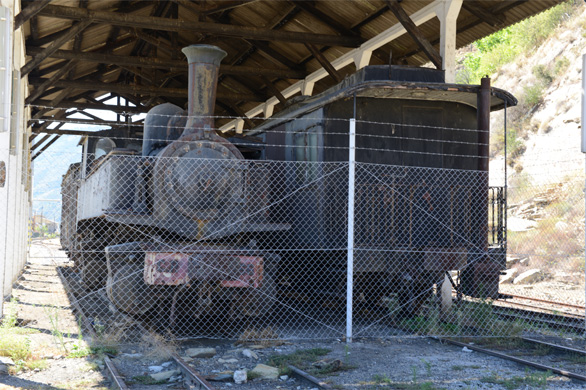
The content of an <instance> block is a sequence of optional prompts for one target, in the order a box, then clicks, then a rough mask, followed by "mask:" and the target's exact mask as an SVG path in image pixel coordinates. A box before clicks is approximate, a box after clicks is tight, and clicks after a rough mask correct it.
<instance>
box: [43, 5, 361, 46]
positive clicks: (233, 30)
mask: <svg viewBox="0 0 586 390" xmlns="http://www.w3.org/2000/svg"><path fill="white" fill-rule="evenodd" d="M39 15H43V16H50V17H55V18H63V19H77V20H91V21H92V22H95V23H108V24H111V25H120V26H129V27H137V28H145V29H150V30H163V31H177V32H179V31H191V32H200V33H209V34H214V35H217V36H227V37H239V38H248V39H259V40H269V41H283V42H297V43H313V44H320V45H328V46H344V47H357V46H359V45H360V44H361V43H362V41H363V40H362V39H360V38H358V37H344V36H338V35H327V34H314V33H308V32H297V31H282V30H266V29H260V28H255V27H248V26H235V25H229V24H228V25H227V24H217V23H208V22H190V21H185V20H174V19H167V18H161V17H147V16H139V15H133V14H120V13H117V12H107V11H95V10H85V9H80V8H74V7H65V6H58V5H48V6H46V7H45V8H43V9H42V10H41V11H40V12H39Z"/></svg>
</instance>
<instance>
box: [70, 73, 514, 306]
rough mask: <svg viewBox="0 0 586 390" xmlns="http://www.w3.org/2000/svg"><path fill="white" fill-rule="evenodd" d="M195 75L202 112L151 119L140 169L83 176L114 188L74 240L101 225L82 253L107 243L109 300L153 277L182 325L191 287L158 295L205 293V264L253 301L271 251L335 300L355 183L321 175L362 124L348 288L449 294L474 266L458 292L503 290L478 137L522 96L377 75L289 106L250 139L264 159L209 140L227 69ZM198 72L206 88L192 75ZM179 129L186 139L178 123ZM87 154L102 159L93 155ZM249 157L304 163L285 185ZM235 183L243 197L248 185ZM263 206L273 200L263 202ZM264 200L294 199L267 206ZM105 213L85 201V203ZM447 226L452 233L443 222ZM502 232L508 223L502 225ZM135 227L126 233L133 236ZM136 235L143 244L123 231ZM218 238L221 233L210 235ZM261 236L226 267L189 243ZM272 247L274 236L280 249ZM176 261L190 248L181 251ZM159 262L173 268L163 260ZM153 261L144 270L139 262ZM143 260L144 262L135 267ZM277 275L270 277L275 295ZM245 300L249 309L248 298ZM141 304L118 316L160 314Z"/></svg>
mask: <svg viewBox="0 0 586 390" xmlns="http://www.w3.org/2000/svg"><path fill="white" fill-rule="evenodd" d="M190 67H191V68H192V69H191V72H192V74H194V75H195V76H194V77H192V78H191V81H190V85H189V90H190V96H192V97H191V99H190V101H192V102H199V103H198V105H197V107H195V106H193V105H190V108H189V113H190V116H189V118H190V119H189V120H188V121H187V124H186V125H185V119H184V118H182V117H181V115H180V114H178V112H179V110H178V108H176V107H173V106H167V107H166V108H165V109H164V110H163V111H165V113H167V114H169V115H172V117H171V119H170V120H169V121H168V122H167V127H166V128H165V127H164V126H161V121H160V120H157V121H155V122H156V125H157V126H159V127H158V129H155V130H152V131H151V129H149V128H147V129H145V137H147V135H149V137H151V138H154V139H155V140H160V142H159V143H157V142H154V143H153V142H151V143H148V142H145V143H144V144H143V148H142V154H143V156H142V157H138V158H137V157H130V158H127V160H124V159H125V157H123V156H122V157H121V156H114V155H110V156H108V157H105V160H107V161H105V162H102V164H101V165H100V164H98V165H95V164H96V162H92V164H91V165H92V166H94V165H95V166H96V167H97V166H99V167H100V168H99V169H98V168H89V172H90V174H89V177H88V178H86V183H87V182H90V181H91V180H92V178H91V176H92V175H95V178H94V180H95V181H96V182H99V183H100V185H103V183H104V182H106V183H110V184H107V185H106V187H107V188H108V189H109V190H110V196H109V197H108V202H109V203H108V204H102V205H101V206H100V207H102V209H101V210H102V211H101V213H100V212H99V210H100V208H99V207H97V208H95V210H94V211H93V212H90V213H86V212H85V211H84V210H81V209H78V210H77V216H76V224H77V234H80V232H81V231H83V228H82V227H94V229H93V231H92V235H91V238H88V239H86V240H85V241H84V240H82V242H85V243H86V244H83V245H81V247H82V248H83V247H92V248H102V249H103V248H105V247H106V246H108V248H109V249H108V248H107V252H108V253H110V254H109V255H108V256H110V257H111V258H110V257H108V270H107V273H108V275H109V278H108V279H109V285H108V292H109V295H110V296H111V297H115V296H131V297H136V298H138V297H139V296H140V294H144V293H145V291H147V290H144V287H136V288H135V291H134V292H129V291H126V290H121V291H117V292H116V291H112V288H115V286H116V284H115V283H113V282H110V280H112V281H113V280H115V279H116V273H117V272H122V274H121V275H122V276H120V277H119V279H120V278H122V279H124V277H123V276H124V275H130V273H131V271H132V270H135V271H136V270H140V269H141V267H142V268H144V267H145V266H146V270H147V272H145V276H144V282H145V283H146V284H147V285H148V286H149V290H148V291H150V293H152V294H153V295H156V296H158V297H159V298H160V300H161V301H167V302H168V301H172V302H173V304H172V313H173V312H174V308H175V304H176V302H177V295H178V294H179V293H180V291H181V288H179V289H178V290H177V291H176V292H175V293H173V294H174V295H173V296H170V295H169V291H171V290H168V289H164V288H161V286H177V285H188V284H190V283H192V282H193V281H198V280H201V281H202V282H203V281H204V280H205V281H206V282H209V280H208V279H209V275H204V276H201V277H200V276H198V275H196V274H193V275H192V274H191V273H190V272H189V269H191V265H192V263H193V262H198V261H199V262H202V264H204V263H205V264H211V265H212V268H214V267H216V268H217V267H219V266H220V265H221V267H228V268H230V269H233V270H234V271H233V272H231V276H230V277H229V278H225V280H220V279H221V278H219V277H215V278H214V280H216V279H217V282H218V283H220V284H221V285H222V286H225V287H229V286H231V287H235V286H236V285H237V284H238V283H243V284H238V287H246V286H248V287H249V289H250V288H251V289H255V288H257V287H259V286H262V283H261V284H258V283H257V284H255V280H256V281H258V280H259V278H260V279H262V277H263V272H265V271H266V269H267V268H270V267H269V265H268V263H266V260H267V259H268V258H269V257H271V256H273V257H274V258H276V257H275V256H274V255H270V253H268V252H267V250H276V251H281V250H285V251H283V254H282V256H281V259H279V260H278V262H279V270H280V271H279V272H278V273H277V274H278V275H279V276H281V277H284V278H286V279H287V280H288V283H287V284H288V285H289V286H291V285H292V286H293V289H295V290H296V291H297V292H299V291H306V290H307V289H308V288H311V289H313V290H314V291H322V292H325V293H326V294H329V295H331V294H336V293H337V292H339V291H338V290H340V289H343V287H344V283H343V280H344V275H345V259H346V251H345V234H346V222H347V218H346V205H347V198H346V196H345V195H344V194H347V182H344V181H340V180H339V179H337V180H334V179H333V177H330V176H329V175H328V173H329V172H328V169H331V168H330V167H328V165H327V164H320V165H316V164H313V165H312V164H311V163H312V162H316V163H317V162H344V161H347V160H348V120H349V119H351V118H355V119H356V120H357V121H358V122H357V126H356V132H357V137H356V146H357V150H356V160H357V161H358V162H360V163H364V166H362V167H361V166H359V169H358V171H357V174H358V175H357V181H356V183H355V185H356V200H355V204H356V221H355V224H356V225H355V227H356V232H357V233H356V237H355V245H356V250H357V256H356V262H355V270H354V272H355V273H354V275H355V278H356V283H355V285H356V286H357V288H358V289H359V292H362V293H364V294H363V295H365V296H366V297H367V299H373V300H377V299H378V298H379V297H380V296H381V295H385V294H388V293H391V292H393V291H394V292H397V293H399V294H400V295H401V294H409V295H410V296H414V295H418V294H419V295H421V294H420V293H421V292H422V291H425V290H426V289H428V288H429V287H430V285H431V284H433V283H438V282H440V281H442V280H443V274H444V273H445V272H446V271H448V270H454V269H469V270H472V271H471V273H470V274H469V276H468V277H467V278H465V284H466V285H465V286H464V291H465V292H466V293H467V294H469V295H472V296H486V295H490V296H495V294H497V293H498V273H499V271H500V269H501V268H502V267H503V265H504V260H505V259H504V256H505V253H506V250H505V249H504V246H505V242H504V239H503V235H502V233H499V234H497V240H498V242H497V245H496V246H493V247H489V244H488V241H487V240H488V215H489V214H488V210H489V205H488V191H489V188H488V172H487V161H488V160H487V156H488V139H487V136H488V132H487V131H483V129H487V127H486V126H487V120H488V118H489V112H490V110H495V109H500V108H502V107H503V106H504V105H505V102H506V105H507V106H509V107H510V106H513V105H515V104H516V100H515V98H514V97H513V96H512V95H510V94H508V93H507V92H505V91H502V90H498V89H494V88H493V89H490V88H489V87H486V86H484V88H479V87H478V86H465V85H450V84H445V83H443V73H442V72H438V71H435V70H430V69H426V70H420V69H413V68H402V67H392V68H391V67H388V66H377V67H367V68H364V69H362V70H360V71H358V72H357V73H356V74H354V75H352V76H351V77H349V78H347V79H345V80H344V81H343V82H342V83H340V84H339V85H338V86H336V87H334V88H332V89H330V90H328V91H326V92H324V93H322V94H320V95H317V96H314V97H311V98H306V99H304V100H302V101H301V102H299V103H296V104H293V105H291V106H290V107H288V108H287V109H286V110H283V111H282V112H280V113H279V115H277V116H275V117H274V118H272V119H271V120H268V121H266V122H265V123H264V124H263V125H262V126H260V127H258V128H257V129H255V130H254V131H253V133H256V134H258V135H259V138H260V139H262V140H264V143H266V147H265V146H263V143H260V142H259V143H255V142H250V138H248V140H247V141H246V142H243V144H244V145H240V146H239V147H238V148H237V147H236V146H235V145H234V144H232V143H231V142H229V141H228V140H227V139H225V138H222V137H220V136H219V135H218V134H216V132H215V131H214V130H213V121H212V120H211V114H210V112H209V110H210V109H211V107H213V98H214V93H215V86H212V85H207V84H206V83H207V81H206V80H208V78H209V77H215V73H214V72H217V65H214V66H209V64H204V65H201V64H199V65H193V64H190ZM214 67H215V69H214ZM198 74H199V75H200V76H201V75H202V74H203V76H201V77H200V78H198V77H199V76H197V75H198ZM206 74H207V76H206ZM210 74H211V76H210ZM198 80H199V81H198ZM202 80H203V81H202ZM200 84H201V85H204V87H203V88H201V85H200ZM212 87H213V88H212ZM210 88H211V89H212V91H211V92H212V93H211V94H210V95H206V96H204V95H205V94H203V95H202V96H199V95H200V94H201V91H202V90H205V91H207V92H208V93H209V92H210V91H209V90H210ZM198 107H199V108H198ZM146 122H147V123H148V122H149V118H148V117H147V121H146ZM183 125H185V128H184V130H183V132H182V134H181V136H179V131H178V126H183ZM162 128H165V131H164V132H163V131H162V130H161V129H162ZM153 135H154V136H153ZM174 137H179V138H178V139H176V140H174V139H173V138H174ZM240 143H242V142H239V144H240ZM117 146H118V145H117ZM89 150H90V152H91V151H92V150H93V149H92V148H91V145H90V149H89ZM241 150H242V152H241ZM244 157H246V158H252V159H259V160H276V161H291V162H299V163H300V164H291V165H288V167H287V169H286V171H285V172H284V174H283V172H279V173H278V174H277V173H276V172H271V171H270V169H267V168H266V167H265V166H264V164H258V165H255V164H251V165H249V168H248V169H247V171H246V172H242V171H239V170H238V168H237V165H235V164H233V162H234V161H241V160H242V159H244ZM210 158H211V159H219V160H225V161H226V169H224V170H214V171H210V170H209V169H210V168H209V166H207V165H206V164H205V163H204V162H205V160H207V159H210ZM117 159H118V160H117ZM197 159H202V165H201V169H194V168H193V165H192V164H193V161H194V160H195V161H197ZM304 163H308V164H304ZM106 164H109V165H106ZM190 164H191V165H190ZM369 165H372V166H373V167H385V168H384V169H383V170H382V172H384V174H383V175H382V176H380V175H379V176H378V177H377V175H376V174H375V175H373V174H369V172H368V170H367V168H368V167H369ZM106 167H110V168H108V169H110V170H108V169H106ZM122 168H124V171H125V172H127V173H126V174H127V175H130V176H132V178H130V177H129V178H128V179H129V180H125V181H124V186H125V187H124V188H120V185H122V183H118V187H116V186H115V185H114V184H115V183H113V182H111V181H112V180H113V179H114V176H113V175H115V174H116V171H115V169H119V170H122ZM378 172H381V170H380V169H379V170H378ZM100 175H101V176H100ZM118 176H119V175H118ZM242 178H244V180H242ZM108 180H110V181H108ZM201 182H207V183H211V184H212V185H211V186H209V185H206V186H205V188H204V187H201V186H200V184H198V183H201ZM241 183H247V185H245V186H244V187H241V185H242V184H241ZM63 185H64V191H69V192H71V191H72V190H71V188H70V186H72V185H77V183H73V181H71V180H67V181H64V184H63ZM83 185H84V183H82V187H83ZM85 185H87V184H85ZM180 185H182V186H184V188H180ZM96 186H97V184H96ZM66 187H67V188H66ZM178 188H179V189H178ZM112 191H113V192H112ZM174 191H175V192H176V193H174ZM85 193H95V191H94V192H92V191H86V192H85ZM83 194H84V192H83V191H82V190H80V191H79V195H78V196H79V202H80V204H84V202H83V200H84V199H83V196H84V195H83ZM112 194H119V195H116V196H113V195H112ZM291 194H292V195H291ZM88 196H89V195H88ZM120 197H122V198H123V199H122V201H121V199H120ZM218 199H221V202H219V203H218V202H217V200H218ZM259 199H264V202H265V203H259ZM270 199H276V200H281V199H286V200H284V201H279V202H276V203H275V204H274V205H272V206H271V207H267V206H268V205H270ZM99 200H100V199H94V198H91V201H90V202H89V203H90V204H95V203H96V202H97V201H99ZM116 202H118V203H116ZM195 204H198V205H202V204H203V205H205V207H203V209H202V208H196V209H194V208H193V207H191V206H193V205H195ZM120 205H122V206H120ZM253 207H256V208H264V207H267V210H268V211H267V212H265V213H262V214H260V216H259V217H258V218H259V219H257V220H255V219H252V218H250V219H248V220H247V221H246V222H245V223H236V218H234V217H233V216H234V215H236V214H239V213H241V212H242V210H246V209H247V208H251V210H250V211H254V210H252V208H253ZM499 207H500V206H499ZM406 210H409V211H408V212H406ZM454 210H457V211H454ZM501 211H502V210H500V208H499V213H497V217H499V218H504V213H501ZM251 214H255V215H256V213H251ZM104 221H106V222H107V223H104ZM441 221H449V225H447V224H446V223H445V222H441ZM69 222H71V221H69ZM497 224H498V226H501V225H502V224H501V223H500V220H499V222H498V223H497ZM129 225H130V226H132V227H131V228H126V229H125V226H129ZM103 226H106V227H107V229H106V228H104V227H103ZM493 226H494V224H493ZM70 230H72V229H68V232H69V231H70ZM90 230H91V229H90ZM106 230H107V231H106ZM131 230H133V231H134V232H135V233H134V234H133V233H129V231H131ZM122 231H124V232H126V234H122V233H121V232H122ZM136 231H141V232H142V233H140V234H137V233H136ZM216 231H219V232H221V233H219V234H211V233H210V232H216ZM96 232H98V233H99V234H97V233H96ZM252 232H257V233H256V234H257V235H256V236H255V237H257V238H258V239H259V241H258V250H260V252H254V253H252V252H250V250H245V251H243V252H241V253H231V254H229V255H228V257H230V256H232V257H231V260H230V259H228V258H227V257H226V254H225V253H226V250H228V252H230V251H231V250H232V249H230V248H224V247H222V248H217V247H204V248H198V247H194V246H192V245H188V244H185V243H186V242H187V243H189V242H192V241H193V240H204V241H205V240H216V242H218V240H230V239H231V237H234V236H235V235H237V234H242V233H252ZM279 232H281V234H279ZM283 232H286V233H283ZM68 234H69V233H68ZM264 234H270V239H268V238H266V237H265V236H264ZM151 235H156V236H157V237H160V236H161V235H166V236H168V237H175V239H176V240H177V244H173V242H170V241H168V242H167V243H166V244H165V245H167V247H166V248H164V249H160V248H159V249H153V250H150V249H148V248H149V240H150V239H149V236H151ZM96 237H97V238H96ZM144 239H146V242H145V241H142V240H144ZM68 240H69V241H68ZM70 241H71V240H70V239H69V238H64V241H63V242H66V243H67V244H66V245H68V246H71V244H70ZM78 241H79V240H78ZM115 244H119V245H115ZM84 245H85V246H84ZM145 248H147V249H145ZM182 248H183V249H184V248H189V250H187V251H185V250H183V252H184V253H183V254H182ZM210 248H212V250H214V249H213V248H216V250H217V253H218V255H217V256H215V257H214V256H212V257H210V256H207V257H206V256H203V257H202V256H200V255H198V253H204V252H206V253H207V252H209V251H210ZM300 250H301V251H300ZM232 252H233V250H232ZM129 253H131V254H132V255H131V256H129V255H128V254H129ZM161 253H163V254H165V253H166V254H167V255H164V256H162V257H161V255H160V254H161ZM251 253H252V254H251ZM495 253H498V255H495ZM145 254H146V259H147V261H146V265H145V264H144V263H143V262H142V259H143V258H144V257H145ZM135 255H140V256H142V257H139V258H138V259H139V261H138V262H137V261H136V257H135ZM165 256H168V257H165ZM263 258H264V260H265V262H264V266H265V269H264V270H263ZM121 259H122V260H121ZM149 259H150V260H149ZM226 259H228V260H226ZM214 262H216V263H214ZM275 262H277V261H275ZM102 263H103V261H102ZM220 263H221V264H220ZM129 264H131V266H130V265H129ZM149 264H150V265H149ZM182 264H183V265H182ZM214 264H215V265H214ZM251 265H254V267H251ZM245 266H246V267H248V269H252V268H254V272H252V271H251V272H252V273H249V274H247V273H246V272H244V271H242V272H240V271H239V270H240V269H245V268H246V267H245ZM137 267H138V268H137ZM149 267H150V268H149ZM221 267H220V268H221ZM174 270H176V271H177V272H176V274H175V271H174ZM318 270H319V272H317V271H318ZM132 272H134V271H132ZM161 273H166V276H164V277H162V276H161V275H160V274H161ZM169 273H171V274H172V275H171V276H169V275H168V274H169ZM147 274H148V275H151V276H150V277H147ZM265 275H266V274H265ZM487 275H488V276H487ZM273 277H275V276H274V275H271V276H269V277H268V278H267V279H265V280H270V281H271V282H272V278H273ZM495 277H496V284H495V283H494V278H495ZM487 278H488V279H487ZM141 280H142V278H139V279H137V281H136V283H142V282H141ZM486 280H490V284H491V285H490V286H487V285H485V284H486ZM250 282H251V283H250ZM276 282H277V283H278V282H279V280H276ZM113 286H114V287H113ZM254 286H257V287H254ZM267 288H269V289H274V287H273V286H268V287H267ZM139 293H140V294H139ZM262 293H263V294H265V295H266V294H267V292H266V291H265V292H262ZM269 293H270V294H273V293H274V292H272V290H270V291H269ZM356 295H359V294H356ZM369 295H370V296H369ZM243 299H245V300H247V301H250V299H249V297H248V298H243ZM133 305H137V304H136V302H134V301H129V300H126V301H125V302H122V303H121V306H122V307H124V308H123V310H125V311H127V312H130V313H134V314H143V313H144V312H145V311H148V310H150V309H151V308H152V307H151V306H141V305H140V304H138V306H136V309H133ZM261 306H262V305H261ZM267 310H268V309H267V307H264V306H263V307H256V306H255V307H252V308H250V310H248V312H250V313H256V314H252V315H257V314H259V313H260V314H262V313H266V312H267ZM172 317H173V315H172Z"/></svg>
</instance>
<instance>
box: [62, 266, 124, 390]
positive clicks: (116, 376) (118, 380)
mask: <svg viewBox="0 0 586 390" xmlns="http://www.w3.org/2000/svg"><path fill="white" fill-rule="evenodd" d="M55 269H56V270H57V273H58V274H59V277H60V278H61V281H62V282H63V285H64V286H65V291H66V293H67V295H68V296H69V299H70V301H71V304H72V305H73V307H74V308H75V311H77V313H78V314H79V316H80V317H81V320H82V322H83V324H84V326H85V328H86V329H87V330H88V332H89V333H90V335H91V337H92V338H93V339H96V338H97V334H96V331H95V329H94V326H93V325H92V323H91V322H90V321H89V320H88V318H87V317H86V315H85V313H84V311H83V310H82V308H81V306H80V304H79V302H78V301H77V299H76V298H75V296H74V295H73V290H72V289H71V285H70V284H69V282H68V281H67V278H66V277H65V275H64V274H63V271H61V269H60V267H55ZM104 364H105V365H106V368H107V369H108V372H109V374H110V377H111V378H112V382H113V383H114V384H115V385H116V387H117V388H118V389H120V390H128V386H126V383H125V382H124V379H122V376H120V373H119V372H118V369H117V368H116V366H115V365H114V363H113V362H112V360H111V359H110V358H109V357H108V356H106V355H104Z"/></svg>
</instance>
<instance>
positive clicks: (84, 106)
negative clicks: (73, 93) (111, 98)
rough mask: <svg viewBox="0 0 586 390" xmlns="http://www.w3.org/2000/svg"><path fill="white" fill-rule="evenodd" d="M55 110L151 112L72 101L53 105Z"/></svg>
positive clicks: (45, 102) (145, 109)
mask: <svg viewBox="0 0 586 390" xmlns="http://www.w3.org/2000/svg"><path fill="white" fill-rule="evenodd" d="M50 103H51V102H50V101H49V100H38V101H37V102H36V104H37V105H39V106H47V107H48V106H49V104H50ZM53 107H54V108H60V109H69V108H77V109H80V110H106V111H113V112H116V113H119V114H142V113H146V112H148V111H149V108H148V107H132V106H128V107H127V106H119V105H110V104H100V103H79V102H73V101H70V100H64V101H61V102H60V103H59V104H55V105H53Z"/></svg>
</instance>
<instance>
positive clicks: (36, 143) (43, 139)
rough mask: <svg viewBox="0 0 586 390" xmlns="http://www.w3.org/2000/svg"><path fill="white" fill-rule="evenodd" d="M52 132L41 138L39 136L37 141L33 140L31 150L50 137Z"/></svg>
mask: <svg viewBox="0 0 586 390" xmlns="http://www.w3.org/2000/svg"><path fill="white" fill-rule="evenodd" d="M51 136H52V134H46V135H45V136H44V137H43V138H41V139H40V140H39V141H38V142H35V144H34V145H33V146H31V152H32V151H34V150H35V149H37V148H38V147H39V146H41V145H42V144H43V143H44V142H45V141H46V140H48V139H49V138H51Z"/></svg>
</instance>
